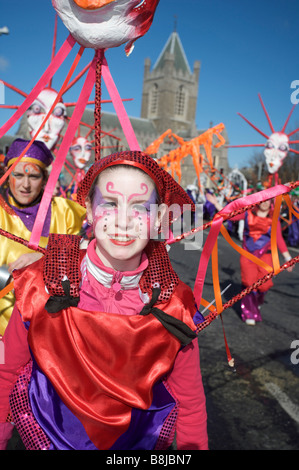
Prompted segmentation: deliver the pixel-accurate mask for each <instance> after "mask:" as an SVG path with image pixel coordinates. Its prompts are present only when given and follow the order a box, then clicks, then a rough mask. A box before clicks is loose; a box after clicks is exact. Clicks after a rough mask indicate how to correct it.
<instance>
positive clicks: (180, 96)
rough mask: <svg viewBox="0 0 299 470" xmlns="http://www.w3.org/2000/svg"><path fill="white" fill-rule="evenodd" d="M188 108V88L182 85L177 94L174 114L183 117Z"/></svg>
mask: <svg viewBox="0 0 299 470" xmlns="http://www.w3.org/2000/svg"><path fill="white" fill-rule="evenodd" d="M185 108H186V90H185V87H184V85H180V86H179V88H178V90H177V92H176V96H175V108H174V114H175V115H176V116H181V117H183V116H184V115H185Z"/></svg>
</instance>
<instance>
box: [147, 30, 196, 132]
mask: <svg viewBox="0 0 299 470" xmlns="http://www.w3.org/2000/svg"><path fill="white" fill-rule="evenodd" d="M150 67H151V61H150V59H146V60H145V66H144V81H143V93H142V107H141V117H142V118H146V119H150V120H151V121H153V123H154V124H155V127H156V129H157V132H158V134H162V133H163V132H164V131H165V130H167V129H171V130H172V131H173V132H174V133H175V134H178V135H179V134H180V135H182V134H185V135H186V134H187V135H188V136H192V135H193V136H195V135H196V134H195V129H196V127H195V115H196V104H197V96H198V84H199V72H200V62H199V61H196V62H195V63H194V66H193V69H194V70H193V72H192V71H191V70H190V67H189V64H188V60H187V58H186V55H185V52H184V49H183V46H182V44H181V41H180V38H179V35H178V34H177V33H176V32H173V33H172V34H171V35H170V37H169V39H168V41H167V42H166V44H165V46H164V48H163V50H162V52H161V54H160V56H159V57H158V59H157V61H156V63H155V65H154V67H153V70H152V71H150Z"/></svg>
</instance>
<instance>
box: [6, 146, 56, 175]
mask: <svg viewBox="0 0 299 470" xmlns="http://www.w3.org/2000/svg"><path fill="white" fill-rule="evenodd" d="M29 142H30V141H29V140H24V139H16V140H14V141H13V143H12V144H11V146H10V147H9V149H8V152H7V154H6V156H5V159H4V164H5V166H7V167H9V166H10V165H12V164H13V163H14V162H15V161H16V159H17V158H18V157H19V156H20V155H21V153H22V152H23V150H24V149H25V148H26V147H27V145H28V144H29ZM20 161H21V162H31V163H35V164H36V165H39V166H40V167H41V168H47V167H48V166H50V165H51V163H52V162H53V155H52V153H51V152H50V150H49V149H48V147H47V146H46V145H45V144H44V143H43V142H41V141H39V140H35V141H34V142H33V143H32V145H31V146H30V147H29V149H28V150H27V152H26V153H25V155H24V156H23V157H22V158H21V160H20Z"/></svg>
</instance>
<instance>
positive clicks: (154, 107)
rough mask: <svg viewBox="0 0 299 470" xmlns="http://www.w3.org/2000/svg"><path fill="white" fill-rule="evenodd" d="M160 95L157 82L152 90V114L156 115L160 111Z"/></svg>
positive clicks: (150, 105) (150, 106) (150, 104)
mask: <svg viewBox="0 0 299 470" xmlns="http://www.w3.org/2000/svg"><path fill="white" fill-rule="evenodd" d="M158 95H159V89H158V85H157V83H155V84H154V86H153V87H152V89H151V92H150V102H149V109H150V115H151V116H156V115H157V113H158Z"/></svg>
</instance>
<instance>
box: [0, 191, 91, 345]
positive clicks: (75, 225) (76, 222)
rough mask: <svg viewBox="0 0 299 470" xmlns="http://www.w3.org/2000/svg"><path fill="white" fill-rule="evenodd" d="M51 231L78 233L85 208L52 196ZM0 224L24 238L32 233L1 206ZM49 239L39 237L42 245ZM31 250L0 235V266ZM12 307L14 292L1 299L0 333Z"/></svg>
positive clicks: (4, 326) (27, 238)
mask: <svg viewBox="0 0 299 470" xmlns="http://www.w3.org/2000/svg"><path fill="white" fill-rule="evenodd" d="M51 204H52V205H51V224H50V233H66V234H70V235H76V234H78V233H79V231H80V229H81V226H82V223H83V221H84V218H85V213H86V210H85V209H84V208H83V207H82V206H80V205H79V204H78V203H76V202H74V201H71V200H69V199H64V198H62V197H54V198H53V200H52V203H51ZM0 227H1V228H2V229H3V230H5V231H7V232H9V233H12V234H15V235H17V236H18V237H21V238H23V239H24V240H27V241H29V240H30V235H31V232H30V231H29V230H27V228H26V227H25V225H24V224H23V222H22V220H21V219H20V217H18V216H17V215H13V214H10V213H8V212H7V211H5V209H4V208H3V207H2V206H0ZM47 241H48V238H47V237H41V239H40V242H39V245H40V246H43V247H45V246H46V245H47ZM30 252H32V250H30V249H28V248H27V247H25V246H23V245H21V244H20V243H18V242H14V241H12V240H10V239H8V238H6V237H3V236H1V235H0V266H3V265H8V264H9V263H12V262H13V261H15V260H16V259H18V258H19V257H20V256H21V255H23V254H24V253H30ZM13 306H14V294H13V291H11V292H9V293H8V294H6V295H5V296H4V297H3V298H2V299H0V335H2V336H3V334H4V331H5V329H6V326H7V324H8V321H9V318H10V316H11V314H12V310H13Z"/></svg>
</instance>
